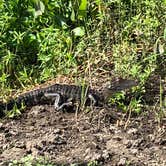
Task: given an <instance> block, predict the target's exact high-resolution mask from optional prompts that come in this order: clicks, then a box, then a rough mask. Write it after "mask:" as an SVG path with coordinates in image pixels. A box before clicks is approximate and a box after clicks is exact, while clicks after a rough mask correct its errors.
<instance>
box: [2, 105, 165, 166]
mask: <svg viewBox="0 0 166 166" xmlns="http://www.w3.org/2000/svg"><path fill="white" fill-rule="evenodd" d="M116 110H117V109H115V108H110V109H109V110H108V109H104V108H94V110H93V111H89V112H87V113H86V112H80V113H79V114H77V113H69V112H68V113H67V112H57V111H55V110H54V109H53V108H52V107H51V106H46V105H45V106H34V107H32V108H31V109H29V110H27V111H25V112H24V113H23V114H22V115H21V116H20V117H18V118H15V119H3V120H1V122H0V163H1V165H9V163H10V161H12V160H15V159H17V160H20V158H22V157H24V156H27V155H29V154H30V155H32V156H34V157H39V156H42V157H44V158H47V159H48V160H49V161H51V162H52V163H54V165H56V164H58V165H60V164H64V165H69V164H71V163H78V164H80V165H86V163H88V162H90V161H97V163H98V165H109V166H111V165H112V166H115V165H117V166H123V165H138V166H142V165H148V166H165V165H166V131H165V130H166V126H165V125H164V124H166V119H163V121H162V123H159V121H158V120H157V119H156V114H155V113H154V111H151V112H149V113H148V114H147V113H142V115H140V116H136V117H130V118H128V116H125V114H122V113H120V111H116ZM152 110H153V109H152ZM115 115H116V116H115Z"/></svg>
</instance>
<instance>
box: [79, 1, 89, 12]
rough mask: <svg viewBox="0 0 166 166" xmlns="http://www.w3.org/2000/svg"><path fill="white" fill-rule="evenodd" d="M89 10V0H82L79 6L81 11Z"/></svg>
mask: <svg viewBox="0 0 166 166" xmlns="http://www.w3.org/2000/svg"><path fill="white" fill-rule="evenodd" d="M86 8H87V0H82V1H81V4H80V6H79V10H86Z"/></svg>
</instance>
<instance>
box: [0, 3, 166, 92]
mask: <svg viewBox="0 0 166 166" xmlns="http://www.w3.org/2000/svg"><path fill="white" fill-rule="evenodd" d="M165 22H166V1H165V0H161V1H155V0H145V1H142V2H141V1H139V0H135V1H133V0H112V1H110V0H93V1H92V0H71V1H70V0H69V1H68V0H24V1H23V0H9V1H5V0H1V1H0V61H1V63H0V85H1V86H0V88H1V89H2V91H4V89H8V88H9V89H10V88H12V89H13V88H19V87H25V86H29V85H33V84H35V83H41V82H43V81H46V80H47V79H51V78H54V77H56V75H57V74H64V75H65V74H66V75H68V74H69V73H70V75H71V73H72V74H76V75H77V74H78V73H79V68H80V66H81V69H82V70H83V71H84V70H86V67H87V63H86V61H87V60H90V63H91V64H92V65H93V64H95V65H96V66H97V67H100V65H98V64H99V63H100V62H102V61H103V60H106V59H107V60H106V61H107V62H110V61H111V62H112V63H113V64H114V72H115V73H116V74H118V75H119V74H120V75H121V76H125V77H126V76H132V77H136V78H139V79H141V80H143V81H144V80H146V78H147V77H148V76H149V75H150V74H151V73H152V72H153V71H155V70H156V68H158V66H162V68H164V67H165V64H166V60H165V59H166V54H165V41H166V27H165ZM138 46H140V47H141V51H138ZM89 50H90V51H89ZM110 54H111V56H110ZM101 55H102V56H101ZM108 55H109V56H108ZM94 59H97V62H96V61H94ZM161 59H162V60H161ZM161 63H162V64H161ZM106 70H110V69H106ZM111 70H112V69H111ZM94 72H95V70H94ZM163 72H165V71H163Z"/></svg>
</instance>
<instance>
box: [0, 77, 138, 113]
mask: <svg viewBox="0 0 166 166" xmlns="http://www.w3.org/2000/svg"><path fill="white" fill-rule="evenodd" d="M136 85H137V82H136V81H134V80H126V79H119V80H118V81H115V82H112V84H109V85H106V86H105V87H103V88H101V89H100V90H96V89H92V88H90V87H89V86H78V85H69V84H53V85H49V86H47V87H43V88H39V89H36V90H31V91H29V92H26V93H23V94H21V95H19V96H18V97H16V98H12V99H10V100H9V101H7V102H1V103H0V111H2V110H12V109H13V107H14V105H16V106H17V108H21V106H22V104H23V105H25V106H27V107H31V106H34V105H40V104H49V103H54V108H55V109H56V110H63V109H64V108H66V107H69V106H73V105H74V104H75V103H78V105H80V104H81V102H82V101H83V102H84V104H85V105H86V106H88V105H94V106H102V105H103V104H104V103H105V102H106V100H107V99H108V98H109V97H111V95H113V94H115V93H116V92H119V91H122V90H125V89H128V88H131V87H132V86H136Z"/></svg>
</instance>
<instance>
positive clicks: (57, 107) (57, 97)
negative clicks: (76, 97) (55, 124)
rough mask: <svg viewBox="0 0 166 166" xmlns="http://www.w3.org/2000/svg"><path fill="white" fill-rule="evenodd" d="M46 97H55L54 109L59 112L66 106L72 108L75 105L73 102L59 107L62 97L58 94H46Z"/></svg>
mask: <svg viewBox="0 0 166 166" xmlns="http://www.w3.org/2000/svg"><path fill="white" fill-rule="evenodd" d="M44 96H45V97H49V98H51V97H55V101H54V108H55V109H56V110H58V111H59V110H62V109H63V108H64V107H65V106H71V105H72V104H73V103H72V101H68V102H66V103H63V104H61V105H59V103H60V100H61V96H60V94H58V93H45V94H44Z"/></svg>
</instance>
